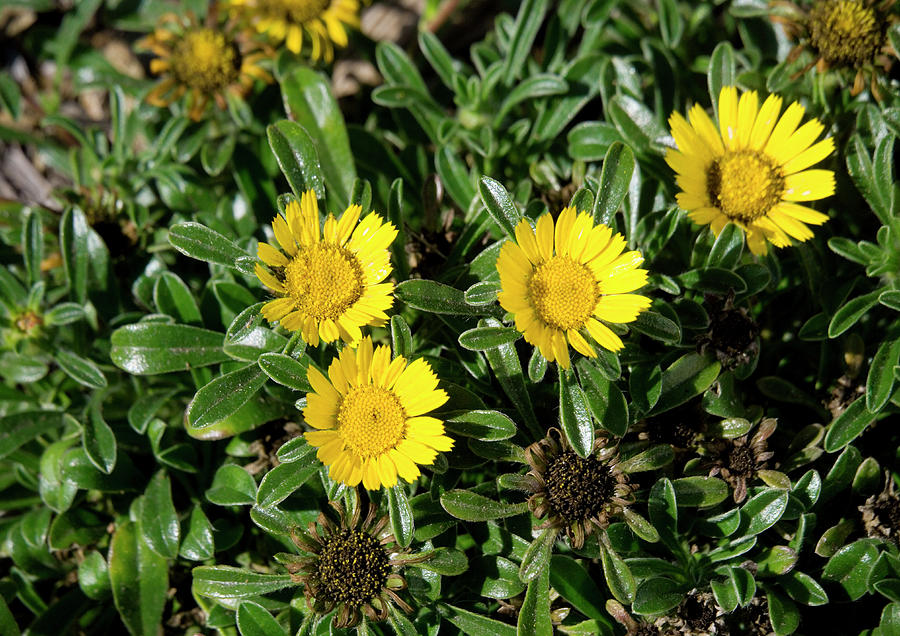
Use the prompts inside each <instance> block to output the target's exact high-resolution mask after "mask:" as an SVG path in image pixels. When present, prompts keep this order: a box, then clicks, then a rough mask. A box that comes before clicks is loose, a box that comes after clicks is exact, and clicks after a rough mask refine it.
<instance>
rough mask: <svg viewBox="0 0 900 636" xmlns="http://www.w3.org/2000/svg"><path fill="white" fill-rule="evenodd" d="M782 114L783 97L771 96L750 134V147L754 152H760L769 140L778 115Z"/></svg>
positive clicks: (760, 110)
mask: <svg viewBox="0 0 900 636" xmlns="http://www.w3.org/2000/svg"><path fill="white" fill-rule="evenodd" d="M780 112H781V97H779V96H778V95H769V96H768V97H767V98H766V101H764V102H763V105H762V108H760V109H759V114H758V115H757V116H756V121H755V122H754V123H753V131H752V132H751V133H750V143H749V144H748V145H749V147H750V148H751V149H753V150H760V149H761V148H763V146H765V145H766V142H767V141H768V140H769V135H770V134H772V129H773V128H775V123H776V122H777V121H778V114H779V113H780Z"/></svg>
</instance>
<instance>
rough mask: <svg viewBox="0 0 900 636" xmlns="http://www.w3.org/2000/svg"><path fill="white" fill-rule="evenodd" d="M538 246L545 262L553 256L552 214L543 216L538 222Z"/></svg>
mask: <svg viewBox="0 0 900 636" xmlns="http://www.w3.org/2000/svg"><path fill="white" fill-rule="evenodd" d="M537 246H538V253H539V254H540V255H541V259H542V260H544V261H548V260H550V257H552V256H553V217H552V216H550V214H549V213H548V214H542V215H541V216H540V218H538V220H537Z"/></svg>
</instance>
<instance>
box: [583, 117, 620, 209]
mask: <svg viewBox="0 0 900 636" xmlns="http://www.w3.org/2000/svg"><path fill="white" fill-rule="evenodd" d="M567 140H568V142H569V156H570V157H572V158H573V159H577V160H579V161H600V160H601V159H604V158H605V157H606V156H607V153H608V152H609V150H610V148H611V147H612V145H613V144H614V143H616V142H621V141H622V135H621V134H620V133H619V131H618V130H616V127H615V126H613V125H612V124H608V123H606V122H593V121H586V122H582V123H580V124H578V125H577V126H575V127H574V128H572V130H570V131H569V134H568V136H567ZM604 165H605V163H604ZM613 174H615V172H613ZM629 179H630V176H629ZM611 185H612V184H611ZM610 191H611V192H613V193H615V192H616V190H615V189H613V190H610ZM626 191H627V186H626ZM598 192H599V190H598ZM622 197H623V198H624V195H622ZM600 200H601V196H600V194H598V195H597V198H596V199H595V201H594V220H597V221H602V220H603V219H604V218H606V219H607V220H612V215H613V214H615V212H616V210H618V209H619V206H618V205H616V207H615V209H613V210H612V212H609V213H608V214H609V215H608V216H606V215H604V214H602V213H600V212H599V211H598V210H599V208H598V202H599V201H600ZM611 204H612V199H610V200H609V203H608V204H607V205H604V207H603V209H607V210H608V209H609V205H611ZM598 214H601V215H600V216H598Z"/></svg>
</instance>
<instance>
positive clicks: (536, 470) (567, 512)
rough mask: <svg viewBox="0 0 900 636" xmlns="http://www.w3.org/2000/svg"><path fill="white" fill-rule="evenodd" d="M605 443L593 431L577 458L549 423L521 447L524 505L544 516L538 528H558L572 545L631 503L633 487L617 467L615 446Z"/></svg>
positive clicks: (606, 439)
mask: <svg viewBox="0 0 900 636" xmlns="http://www.w3.org/2000/svg"><path fill="white" fill-rule="evenodd" d="M609 444H610V438H609V437H608V436H607V434H606V433H605V432H604V431H600V430H598V431H596V432H595V434H594V447H593V450H592V452H591V454H590V455H589V456H588V457H579V456H578V454H577V453H575V451H574V450H572V447H571V446H570V445H569V442H568V441H567V440H566V439H565V436H564V435H563V434H562V432H561V431H560V430H559V429H557V428H551V429H550V430H549V431H547V436H546V437H545V438H543V439H541V440H538V441H537V442H535V443H534V444H532V445H531V446H529V447H528V448H526V449H525V458H526V460H527V461H528V465H529V466H531V470H530V471H528V474H526V475H525V481H524V486H525V487H526V488H528V490H529V491H530V492H531V493H532V495H531V497H529V498H528V507H529V508H530V509H531V512H532V514H533V515H534V516H535V517H537V518H538V519H543V518H545V517H546V521H544V522H543V523H542V524H541V525H540V526H538V527H539V528H557V529H559V530H561V531H563V530H564V531H565V533H566V535H567V536H568V537H569V542H570V543H571V545H572V547H573V548H575V549H580V548H582V547H583V546H584V540H585V537H587V536H588V535H590V534H592V533H593V532H595V531H597V530H602V529H605V528H606V527H608V526H609V524H610V523H611V521H612V519H613V518H615V517H618V516H620V515H621V514H622V511H623V510H624V509H625V508H626V507H628V506H629V505H630V504H632V503H634V497H633V496H632V491H633V490H634V488H633V486H632V485H631V484H630V483H629V482H628V476H627V475H625V473H623V472H622V471H621V470H619V469H618V468H617V464H618V463H619V453H618V449H617V448H616V447H615V446H610V445H609Z"/></svg>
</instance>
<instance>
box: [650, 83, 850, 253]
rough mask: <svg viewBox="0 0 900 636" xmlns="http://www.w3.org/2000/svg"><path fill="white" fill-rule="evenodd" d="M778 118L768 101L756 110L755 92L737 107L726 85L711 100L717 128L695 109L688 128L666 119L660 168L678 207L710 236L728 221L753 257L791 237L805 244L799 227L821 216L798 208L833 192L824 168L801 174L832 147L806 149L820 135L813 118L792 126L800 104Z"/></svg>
mask: <svg viewBox="0 0 900 636" xmlns="http://www.w3.org/2000/svg"><path fill="white" fill-rule="evenodd" d="M780 112H781V98H780V97H778V96H776V95H770V96H769V97H768V98H767V99H766V101H765V102H763V104H762V106H761V107H760V106H759V98H758V96H757V94H756V91H749V92H746V93H744V94H743V95H742V96H741V98H740V101H739V100H738V93H737V89H736V88H735V87H734V86H726V87H724V88H723V89H722V91H721V93H720V94H719V127H718V128H716V126H715V125H714V124H713V122H712V120H711V119H710V118H709V116H708V115H707V114H706V112H705V111H704V110H703V108H702V107H701V106H700V105H699V104H695V105H694V107H693V108H692V109H691V111H690V123H688V122H687V120H685V118H684V117H682V116H681V114H679V113H672V116H671V117H670V118H669V125H670V126H671V128H672V136H673V137H674V138H675V143H676V144H677V145H678V150H674V149H671V148H670V149H669V151H668V152H667V153H666V162H667V163H668V164H669V166H671V168H672V169H673V170H674V171H675V172H676V173H677V177H676V182H677V183H678V186H679V187H680V188H681V192H679V193H678V194H677V195H676V199H677V200H678V205H679V206H681V208H682V209H683V210H686V211H687V212H688V216H689V217H690V219H691V220H692V221H693V222H694V223H697V224H699V225H706V224H708V225H709V226H710V228H711V229H712V231H713V234H715V235H716V236H718V234H719V232H721V231H722V228H724V227H725V225H726V224H727V223H728V222H729V221H730V222H731V223H734V224H736V225H738V226H739V227H741V228H742V229H743V230H744V231H745V232H746V233H747V244H748V245H749V246H750V251H751V252H753V253H754V254H765V253H766V241H768V242H770V243H772V244H773V245H775V246H776V247H784V246H786V245H790V244H791V239H792V238H793V239H796V240H798V241H806V240H807V239H810V238H812V236H813V233H812V230H810V229H809V228H808V227H807V225H806V224H807V223H808V224H811V225H821V224H822V223H824V222H825V221H827V220H828V217H827V216H826V215H824V214H822V213H821V212H816V211H815V210H812V209H810V208H808V207H805V206H802V205H799V204H798V202H802V201H815V200H816V199H823V198H825V197H827V196H830V195H831V194H833V193H834V173H833V172H832V171H831V170H807V168H809V167H810V166H812V165H813V164H815V163H817V162H819V161H821V160H822V159H824V158H825V157H827V156H828V155H830V154H831V153H832V151H833V150H834V141H833V140H832V139H831V138H830V137H827V138H825V139H823V140H822V141H820V142H818V143H813V142H814V141H815V140H816V138H817V137H819V135H821V134H822V131H823V130H824V126H822V124H821V123H819V121H818V120H817V119H812V120H810V121H808V122H806V123H805V124H804V125H802V126H800V127H799V128H798V125H799V124H800V121H801V120H802V119H803V114H804V109H803V106H801V105H800V104H797V103H792V104H791V105H790V106H788V108H787V110H785V111H784V114H783V115H781V117H780V118H779V113H780Z"/></svg>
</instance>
